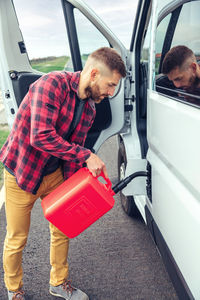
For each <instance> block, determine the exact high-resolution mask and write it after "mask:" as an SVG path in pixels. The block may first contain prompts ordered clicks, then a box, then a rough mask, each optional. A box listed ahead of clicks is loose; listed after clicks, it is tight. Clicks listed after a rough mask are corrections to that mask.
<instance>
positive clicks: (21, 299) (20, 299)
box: [8, 290, 25, 300]
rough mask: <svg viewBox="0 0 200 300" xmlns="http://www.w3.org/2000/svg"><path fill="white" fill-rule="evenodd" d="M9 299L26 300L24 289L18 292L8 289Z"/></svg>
mask: <svg viewBox="0 0 200 300" xmlns="http://www.w3.org/2000/svg"><path fill="white" fill-rule="evenodd" d="M8 300H25V296H24V291H22V290H19V291H17V292H11V291H8Z"/></svg>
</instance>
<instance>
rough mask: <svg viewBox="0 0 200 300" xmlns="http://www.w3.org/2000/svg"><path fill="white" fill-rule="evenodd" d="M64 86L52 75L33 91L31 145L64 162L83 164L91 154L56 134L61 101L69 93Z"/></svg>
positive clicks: (45, 77) (35, 85) (38, 84)
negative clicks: (64, 94)
mask: <svg viewBox="0 0 200 300" xmlns="http://www.w3.org/2000/svg"><path fill="white" fill-rule="evenodd" d="M67 89H68V90H69V88H68V87H65V89H63V88H62V82H61V81H60V80H59V79H58V78H56V77H55V76H51V75H49V74H47V75H45V76H43V78H42V79H41V80H38V82H37V83H35V84H34V85H33V86H32V87H31V91H30V97H31V99H30V101H31V105H30V107H31V121H30V122H31V133H30V142H31V145H32V146H33V147H34V148H36V149H38V150H40V151H44V152H48V153H49V154H50V155H53V156H56V157H58V158H60V159H62V160H68V161H73V162H75V163H77V164H82V163H84V162H85V160H87V159H88V158H89V156H90V154H91V151H90V150H88V149H86V148H84V147H82V146H80V145H77V144H70V143H69V142H68V141H66V140H64V139H63V138H62V137H61V136H60V135H58V134H57V132H56V129H55V127H56V121H57V119H58V116H59V109H60V100H59V99H60V98H61V97H63V95H62V93H64V92H65V93H66V90H67Z"/></svg>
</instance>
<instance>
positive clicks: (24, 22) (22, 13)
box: [13, 0, 70, 73]
mask: <svg viewBox="0 0 200 300" xmlns="http://www.w3.org/2000/svg"><path fill="white" fill-rule="evenodd" d="M13 2H14V6H15V10H16V13H17V17H18V21H19V26H20V29H21V31H22V35H23V38H24V42H25V45H26V50H27V52H28V56H29V59H30V63H31V66H32V68H34V69H36V70H38V71H41V72H44V73H47V72H50V71H53V70H63V69H64V68H65V66H66V64H67V62H68V60H69V56H70V50H69V43H68V38H67V32H66V26H65V20H64V15H63V11H62V7H61V2H60V1H57V0H51V1H49V0H43V1H40V0H35V1H24V0H14V1H13Z"/></svg>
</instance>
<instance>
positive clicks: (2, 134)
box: [0, 130, 10, 187]
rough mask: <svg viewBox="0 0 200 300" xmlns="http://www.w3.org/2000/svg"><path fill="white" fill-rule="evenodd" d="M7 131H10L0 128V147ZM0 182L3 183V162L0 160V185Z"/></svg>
mask: <svg viewBox="0 0 200 300" xmlns="http://www.w3.org/2000/svg"><path fill="white" fill-rule="evenodd" d="M9 133H10V132H9V131H8V130H0V148H1V147H2V146H3V144H4V143H5V141H6V139H7V137H8V135H9ZM2 184H3V164H2V162H0V187H1V186H2Z"/></svg>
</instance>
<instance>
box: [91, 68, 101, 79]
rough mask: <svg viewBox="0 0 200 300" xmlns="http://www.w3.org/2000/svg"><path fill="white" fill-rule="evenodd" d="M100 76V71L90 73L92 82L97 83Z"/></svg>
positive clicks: (93, 70)
mask: <svg viewBox="0 0 200 300" xmlns="http://www.w3.org/2000/svg"><path fill="white" fill-rule="evenodd" d="M98 76H99V70H98V69H92V71H91V72H90V80H91V81H95V80H96V79H97V77H98Z"/></svg>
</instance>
